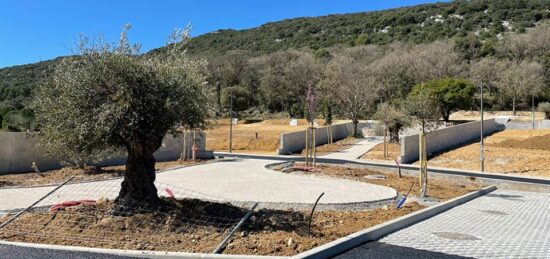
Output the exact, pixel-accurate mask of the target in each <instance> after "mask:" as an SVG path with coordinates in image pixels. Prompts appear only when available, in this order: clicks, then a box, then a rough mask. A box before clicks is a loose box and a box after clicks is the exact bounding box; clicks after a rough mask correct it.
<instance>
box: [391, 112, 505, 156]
mask: <svg viewBox="0 0 550 259" xmlns="http://www.w3.org/2000/svg"><path fill="white" fill-rule="evenodd" d="M480 127H481V122H480V121H474V122H468V123H464V124H460V125H456V126H452V127H447V128H442V129H437V130H434V131H432V132H429V133H427V134H426V148H427V151H428V156H430V155H432V154H436V153H440V152H443V151H447V150H449V149H452V148H454V147H457V146H459V145H462V144H464V143H467V142H470V141H472V140H475V139H479V135H480ZM497 129H498V124H497V123H496V121H495V119H488V120H484V124H483V132H484V135H489V134H492V133H493V132H495V131H496V130H497ZM418 137H419V136H418V134H414V135H409V136H404V137H402V138H401V140H400V142H401V157H400V159H401V163H403V164H408V163H413V162H415V161H417V160H418V158H419V157H418V147H419V146H418Z"/></svg>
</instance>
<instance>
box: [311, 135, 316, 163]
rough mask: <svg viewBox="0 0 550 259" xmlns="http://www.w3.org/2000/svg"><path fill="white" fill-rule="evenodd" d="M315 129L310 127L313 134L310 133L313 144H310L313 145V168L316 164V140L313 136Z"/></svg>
mask: <svg viewBox="0 0 550 259" xmlns="http://www.w3.org/2000/svg"><path fill="white" fill-rule="evenodd" d="M315 130H316V129H315V127H312V128H311V131H312V132H313V134H312V135H313V140H312V142H313V145H312V146H313V155H312V157H313V168H315V165H316V164H315V158H317V140H316V138H315Z"/></svg>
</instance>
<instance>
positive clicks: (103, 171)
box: [0, 160, 206, 187]
mask: <svg viewBox="0 0 550 259" xmlns="http://www.w3.org/2000/svg"><path fill="white" fill-rule="evenodd" d="M204 162H206V160H198V161H181V160H177V161H169V162H157V163H156V165H155V168H156V169H157V170H164V169H168V168H173V167H177V166H182V165H193V164H199V163H204ZM124 170H125V166H123V165H121V166H106V167H102V168H100V169H99V170H97V169H95V168H93V167H89V168H85V169H81V168H75V167H64V168H61V169H58V170H50V171H46V172H42V176H40V175H39V174H37V173H34V172H29V173H19V174H5V175H0V187H8V186H36V185H48V184H59V183H61V182H63V181H65V180H67V179H68V178H69V177H71V176H74V178H73V180H72V182H79V181H99V180H108V179H113V178H117V177H122V176H123V175H124Z"/></svg>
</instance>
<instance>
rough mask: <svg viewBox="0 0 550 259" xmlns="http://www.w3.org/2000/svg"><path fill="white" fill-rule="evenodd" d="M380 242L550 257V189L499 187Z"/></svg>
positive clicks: (438, 249)
mask: <svg viewBox="0 0 550 259" xmlns="http://www.w3.org/2000/svg"><path fill="white" fill-rule="evenodd" d="M380 242H382V243H385V244H389V245H397V246H404V247H409V248H414V249H420V250H428V251H434V252H440V253H445V254H452V255H459V256H465V257H475V258H550V193H535V192H520V191H501V190H498V191H495V192H492V193H490V194H488V195H486V196H483V197H480V198H477V199H475V200H473V201H470V202H468V203H466V204H463V205H461V206H458V207H455V208H453V209H451V210H449V211H446V212H444V213H442V214H439V215H437V216H435V217H433V218H430V219H428V220H425V221H423V222H420V223H418V224H415V225H413V226H411V227H408V228H405V229H403V230H400V231H398V232H395V233H393V234H390V235H388V236H387V237H384V238H383V239H381V240H380Z"/></svg>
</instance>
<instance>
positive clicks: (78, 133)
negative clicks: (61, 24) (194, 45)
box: [33, 25, 207, 205]
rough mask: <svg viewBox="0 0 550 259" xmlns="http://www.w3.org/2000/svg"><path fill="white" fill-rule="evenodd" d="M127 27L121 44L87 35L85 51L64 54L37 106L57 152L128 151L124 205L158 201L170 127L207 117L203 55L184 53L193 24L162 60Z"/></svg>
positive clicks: (85, 156)
mask: <svg viewBox="0 0 550 259" xmlns="http://www.w3.org/2000/svg"><path fill="white" fill-rule="evenodd" d="M129 29H130V26H129V25H126V26H125V27H124V29H123V31H122V33H121V37H120V41H119V42H118V44H107V43H105V42H104V41H103V40H101V39H95V40H94V41H93V43H89V41H88V40H87V39H86V38H83V39H82V40H81V42H80V45H79V49H80V52H79V55H77V56H75V57H73V58H67V59H64V60H63V62H62V63H61V64H60V65H59V67H57V69H56V70H55V74H54V76H53V80H52V81H51V82H49V83H48V84H45V85H43V86H41V87H40V88H39V89H38V91H37V93H36V96H35V100H34V103H33V107H34V109H35V111H36V115H37V118H38V120H39V121H40V123H42V125H43V127H42V130H41V132H40V136H41V143H43V144H44V145H45V146H46V148H47V149H48V150H49V151H50V152H51V153H55V154H61V155H65V156H70V157H80V158H79V159H80V160H81V161H89V160H91V159H92V158H101V157H102V156H104V155H105V153H106V152H108V151H113V150H114V151H126V152H127V155H128V158H127V162H126V172H125V175H124V181H123V182H122V188H121V190H120V193H119V196H118V198H117V200H116V204H118V205H129V204H138V203H139V204H153V205H154V204H157V203H158V202H159V198H158V195H157V190H156V188H155V185H154V180H155V158H154V157H153V153H154V152H155V151H156V150H157V149H159V148H160V147H161V145H162V139H163V137H164V136H165V135H166V134H167V133H168V132H169V130H172V129H176V128H177V127H181V126H189V125H192V126H193V127H197V126H200V125H203V124H204V122H205V119H206V118H205V116H206V114H207V113H206V110H207V107H205V105H206V104H207V102H206V101H205V98H206V96H205V92H204V89H203V88H204V87H203V85H204V84H203V82H204V78H203V76H202V75H201V74H200V72H199V71H200V70H201V69H200V68H201V66H204V64H203V62H202V61H194V60H192V59H190V58H189V57H188V56H187V55H186V54H185V51H183V46H182V45H183V43H184V42H185V40H186V39H187V30H178V31H176V32H175V33H174V34H173V36H172V37H171V39H172V40H171V41H170V42H169V45H168V46H169V49H170V50H169V53H168V55H167V57H166V56H165V57H163V59H162V60H159V59H157V57H156V56H147V55H141V54H140V52H139V45H133V46H132V45H130V44H129V42H128V40H127V36H126V35H127V31H128V30H129Z"/></svg>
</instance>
